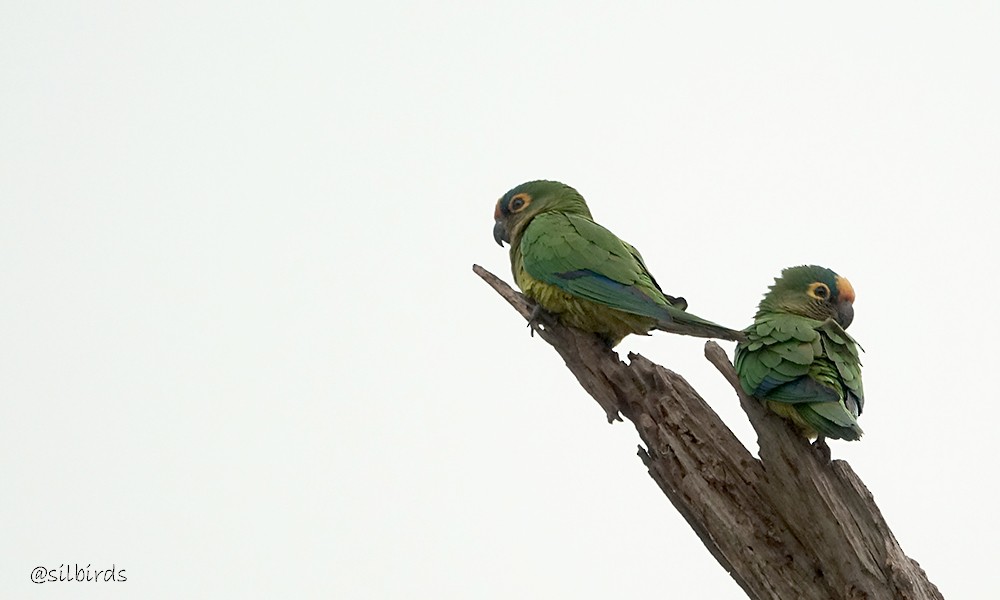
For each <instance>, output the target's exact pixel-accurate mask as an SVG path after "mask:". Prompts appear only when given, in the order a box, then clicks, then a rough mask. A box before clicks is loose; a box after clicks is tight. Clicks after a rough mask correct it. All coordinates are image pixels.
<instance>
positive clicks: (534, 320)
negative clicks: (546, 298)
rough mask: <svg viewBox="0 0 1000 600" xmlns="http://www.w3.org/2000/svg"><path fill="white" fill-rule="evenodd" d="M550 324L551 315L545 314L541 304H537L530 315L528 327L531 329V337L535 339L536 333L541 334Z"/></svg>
mask: <svg viewBox="0 0 1000 600" xmlns="http://www.w3.org/2000/svg"><path fill="white" fill-rule="evenodd" d="M550 323H551V320H550V319H549V313H547V312H545V310H544V309H543V308H542V305H541V304H536V305H535V307H534V308H532V309H531V314H530V315H528V327H529V328H530V329H531V337H535V332H536V331H538V332H539V333H541V332H542V331H544V330H545V326H548V325H549V324H550Z"/></svg>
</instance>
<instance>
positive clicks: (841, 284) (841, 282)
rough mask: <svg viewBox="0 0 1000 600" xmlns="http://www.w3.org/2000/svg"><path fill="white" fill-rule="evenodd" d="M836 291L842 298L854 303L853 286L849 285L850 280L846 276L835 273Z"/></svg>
mask: <svg viewBox="0 0 1000 600" xmlns="http://www.w3.org/2000/svg"><path fill="white" fill-rule="evenodd" d="M837 293H838V294H839V295H840V298H841V299H842V300H846V301H848V302H850V303H852V304H853V303H854V286H852V285H851V282H850V281H848V280H847V278H846V277H841V276H840V275H837Z"/></svg>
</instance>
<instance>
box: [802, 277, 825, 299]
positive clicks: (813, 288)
mask: <svg viewBox="0 0 1000 600" xmlns="http://www.w3.org/2000/svg"><path fill="white" fill-rule="evenodd" d="M806 294H808V295H809V297H810V298H815V299H816V300H829V299H830V286H828V285H826V284H825V283H823V282H822V281H814V282H813V283H810V284H809V287H808V288H807V289H806Z"/></svg>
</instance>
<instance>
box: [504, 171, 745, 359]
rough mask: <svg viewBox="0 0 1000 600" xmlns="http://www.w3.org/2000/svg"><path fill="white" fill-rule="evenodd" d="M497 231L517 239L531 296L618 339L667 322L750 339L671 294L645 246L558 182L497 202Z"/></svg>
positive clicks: (515, 263)
mask: <svg viewBox="0 0 1000 600" xmlns="http://www.w3.org/2000/svg"><path fill="white" fill-rule="evenodd" d="M493 218H494V219H495V220H496V224H495V225H494V227H493V237H494V239H496V241H497V243H498V244H500V245H501V246H503V242H508V243H509V244H510V262H511V270H512V271H513V273H514V281H515V282H516V283H517V285H518V287H520V288H521V291H522V292H524V295H525V296H527V297H528V298H531V299H532V300H534V301H535V302H536V303H537V304H538V305H539V306H541V307H542V308H544V309H545V310H546V311H548V312H550V313H553V314H554V315H556V316H557V317H558V318H559V319H560V321H561V322H562V323H563V324H565V325H569V326H571V327H576V328H577V329H582V330H584V331H589V332H592V333H596V334H598V335H599V336H601V337H602V338H604V339H605V340H606V341H607V342H608V343H609V344H610V345H611V346H615V345H616V344H618V342H620V341H621V340H622V338H624V337H625V336H626V335H628V334H630V333H637V334H643V335H645V334H647V333H648V332H649V331H650V330H653V329H660V330H663V331H670V332H673V333H681V334H684V335H693V336H698V337H708V338H722V339H727V340H738V339H742V334H741V333H740V332H738V331H734V330H732V329H727V328H725V327H722V326H721V325H717V324H715V323H712V322H711V321H706V320H705V319H701V318H699V317H696V316H694V315H692V314H690V313H688V312H685V311H686V309H687V302H686V301H685V300H684V299H683V298H675V297H673V296H668V295H666V294H664V293H663V290H661V289H660V286H659V285H658V284H657V283H656V280H655V279H653V276H652V275H650V274H649V271H648V270H647V269H646V264H645V263H644V262H643V260H642V256H640V255H639V252H638V251H637V250H636V249H635V248H633V247H632V246H630V245H629V244H627V243H625V242H623V241H622V240H620V239H618V237H617V236H615V234H613V233H611V232H610V231H608V230H607V229H605V228H604V227H601V226H600V225H598V224H597V223H595V222H594V220H593V218H592V217H591V215H590V210H589V209H588V208H587V203H586V202H585V201H584V199H583V196H581V195H580V194H579V192H577V191H576V190H574V189H573V188H571V187H569V186H568V185H565V184H563V183H559V182H557V181H529V182H528V183H523V184H521V185H519V186H517V187H515V188H514V189H512V190H510V191H509V192H507V193H506V194H504V195H503V197H502V198H500V200H499V201H497V205H496V210H495V211H494V214H493Z"/></svg>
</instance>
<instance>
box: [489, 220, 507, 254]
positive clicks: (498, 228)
mask: <svg viewBox="0 0 1000 600" xmlns="http://www.w3.org/2000/svg"><path fill="white" fill-rule="evenodd" d="M493 239H495V240H496V241H497V244H500V247H501V248H503V243H504V242H507V243H508V244H509V243H510V238H508V237H507V228H506V227H504V224H503V221H501V220H500V219H497V221H496V223H495V224H494V225H493Z"/></svg>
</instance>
